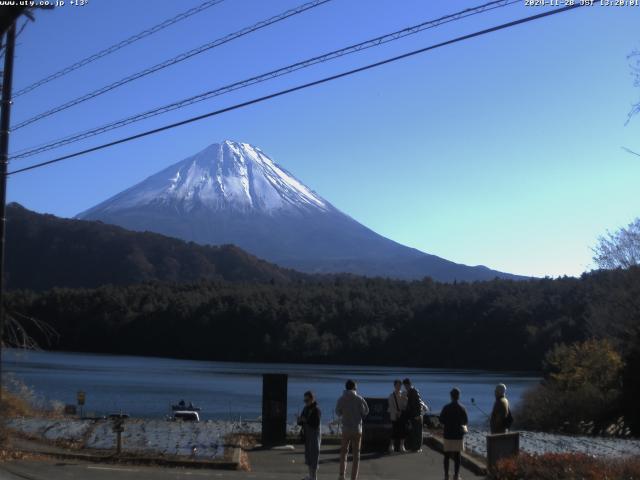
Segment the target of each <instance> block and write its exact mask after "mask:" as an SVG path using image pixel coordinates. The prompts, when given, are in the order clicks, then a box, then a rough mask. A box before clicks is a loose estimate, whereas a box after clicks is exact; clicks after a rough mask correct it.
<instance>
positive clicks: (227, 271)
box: [6, 203, 306, 290]
mask: <svg viewBox="0 0 640 480" xmlns="http://www.w3.org/2000/svg"><path fill="white" fill-rule="evenodd" d="M7 217H8V224H7V247H6V248H7V253H6V261H7V264H6V280H7V284H8V287H9V288H13V289H17V288H28V289H32V290H45V289H48V288H52V287H98V286H100V285H105V284H114V285H126V284H134V283H142V282H148V281H167V282H179V283H183V282H195V281H198V280H202V279H208V280H229V281H246V282H269V281H274V282H289V281H294V280H295V281H297V280H302V279H304V278H306V275H303V274H301V273H298V272H295V271H293V270H286V269H283V268H280V267H278V266H276V265H273V264H270V263H267V262H265V261H263V260H260V259H258V258H256V257H254V256H253V255H250V254H248V253H246V252H245V251H243V250H241V249H239V248H238V247H235V246H233V245H223V246H220V247H211V246H202V245H196V244H194V243H187V242H184V241H182V240H177V239H173V238H169V237H165V236H163V235H158V234H156V233H149V232H145V233H142V232H131V231H128V230H125V229H123V228H120V227H115V226H112V225H105V224H102V223H100V222H87V221H81V220H67V219H62V218H58V217H55V216H53V215H42V214H38V213H34V212H31V211H29V210H26V209H25V208H23V207H21V206H20V205H17V204H15V203H14V204H10V205H8V207H7Z"/></svg>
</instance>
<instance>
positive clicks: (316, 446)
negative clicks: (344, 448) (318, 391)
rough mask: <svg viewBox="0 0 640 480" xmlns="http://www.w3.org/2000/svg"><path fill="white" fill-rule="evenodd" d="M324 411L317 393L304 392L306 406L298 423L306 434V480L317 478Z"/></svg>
mask: <svg viewBox="0 0 640 480" xmlns="http://www.w3.org/2000/svg"><path fill="white" fill-rule="evenodd" d="M321 416H322V412H321V411H320V408H319V407H318V403H317V402H316V398H315V395H314V394H313V392H311V391H308V392H305V393H304V408H303V409H302V413H301V414H300V416H299V417H298V425H300V426H302V434H303V435H304V463H305V464H306V465H307V467H308V468H309V474H308V475H307V476H306V477H305V480H317V478H318V463H319V461H320V442H321V437H322V436H321V434H320V417H321Z"/></svg>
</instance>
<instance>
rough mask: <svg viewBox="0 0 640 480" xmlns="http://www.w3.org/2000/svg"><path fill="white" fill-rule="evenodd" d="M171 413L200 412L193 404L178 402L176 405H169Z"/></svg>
mask: <svg viewBox="0 0 640 480" xmlns="http://www.w3.org/2000/svg"><path fill="white" fill-rule="evenodd" d="M171 411H173V412H178V411H181V412H199V411H200V407H197V406H196V405H194V404H193V403H191V402H189V403H187V402H185V401H184V400H180V401H179V402H178V403H176V404H174V405H171Z"/></svg>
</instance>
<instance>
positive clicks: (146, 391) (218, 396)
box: [3, 350, 539, 425]
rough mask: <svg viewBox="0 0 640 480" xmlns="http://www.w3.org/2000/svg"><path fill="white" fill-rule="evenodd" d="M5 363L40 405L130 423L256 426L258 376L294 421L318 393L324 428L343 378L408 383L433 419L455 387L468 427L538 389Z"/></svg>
mask: <svg viewBox="0 0 640 480" xmlns="http://www.w3.org/2000/svg"><path fill="white" fill-rule="evenodd" d="M3 362H4V365H3V368H4V371H5V372H6V373H8V374H10V376H12V377H14V378H15V379H16V380H19V381H21V382H22V383H24V384H26V385H27V386H28V387H30V388H31V389H32V390H33V391H34V393H35V394H36V395H37V396H38V397H39V398H41V399H43V400H47V401H50V400H56V401H59V402H63V403H75V400H76V392H77V391H78V390H83V391H85V392H86V397H87V398H86V406H85V412H92V413H95V414H98V415H101V414H106V413H112V412H118V411H123V412H126V413H128V414H130V415H131V416H135V417H163V416H165V415H167V414H169V412H170V405H171V404H172V403H177V402H178V401H179V400H180V399H185V400H186V401H187V402H188V401H192V402H193V403H194V404H195V405H198V406H200V407H201V408H202V417H203V418H204V419H233V420H237V419H238V418H239V417H242V418H245V419H253V418H257V417H258V416H259V415H260V409H261V405H262V403H261V402H262V399H261V396H262V395H261V394H262V374H263V373H287V374H289V400H288V404H289V414H290V416H291V419H293V417H294V415H295V414H296V413H297V411H298V410H299V409H300V408H301V398H302V394H303V393H304V391H306V390H309V389H311V390H313V391H314V392H315V393H316V396H317V397H318V401H319V403H320V406H321V407H322V408H323V411H324V419H323V421H329V420H330V419H331V417H332V411H333V407H334V406H335V402H336V400H337V398H338V396H339V395H340V394H341V393H342V390H343V388H344V382H345V380H346V379H347V378H353V379H355V380H356V381H357V382H358V390H359V392H360V394H362V395H364V396H371V397H380V396H384V397H386V396H388V395H389V393H390V392H391V389H392V382H393V380H394V379H395V378H404V377H410V378H411V379H412V380H413V383H414V385H416V386H417V387H418V389H419V390H420V392H421V393H422V396H423V397H424V399H425V401H426V402H427V403H428V404H429V405H430V406H431V407H432V409H433V410H435V411H439V410H440V409H441V408H442V406H443V405H444V404H446V403H447V401H448V398H449V393H448V392H449V391H450V390H451V387H453V386H457V387H459V388H460V389H461V390H462V402H463V403H464V404H465V405H466V406H467V410H468V412H469V416H470V423H471V424H472V425H481V424H482V423H483V422H484V416H483V414H482V413H481V412H480V411H479V410H478V409H476V408H474V407H473V406H472V405H471V402H470V399H471V398H475V400H476V402H477V404H478V406H479V407H480V408H481V409H483V410H484V411H489V410H490V409H491V405H492V403H493V389H494V386H495V385H496V384H497V383H505V384H507V386H508V392H507V394H508V397H509V398H510V400H511V402H512V404H513V405H516V406H517V404H518V400H519V398H520V397H521V395H522V393H523V391H524V390H525V389H526V388H528V387H530V386H532V385H534V384H535V383H537V382H538V381H539V379H538V378H537V377H534V376H531V375H526V374H521V373H492V372H487V371H476V370H439V369H420V368H397V367H392V368H390V367H362V366H350V365H304V364H268V363H231V362H205V361H192V360H174V359H166V358H150V357H129V356H116V355H94V354H85V353H66V352H25V351H18V350H5V351H4V354H3Z"/></svg>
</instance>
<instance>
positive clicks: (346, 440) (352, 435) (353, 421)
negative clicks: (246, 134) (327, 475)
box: [336, 380, 369, 480]
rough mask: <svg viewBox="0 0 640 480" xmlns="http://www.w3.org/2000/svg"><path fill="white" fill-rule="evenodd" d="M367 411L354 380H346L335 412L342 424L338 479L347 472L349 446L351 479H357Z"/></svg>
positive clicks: (367, 408) (341, 478) (342, 477)
mask: <svg viewBox="0 0 640 480" xmlns="http://www.w3.org/2000/svg"><path fill="white" fill-rule="evenodd" d="M368 413H369V406H368V405H367V402H366V401H365V399H364V398H362V397H361V396H360V395H358V393H357V392H356V382H354V381H353V380H347V382H346V384H345V391H344V392H343V394H342V396H341V397H340V398H339V399H338V403H337V404H336V414H337V415H338V416H339V417H340V419H341V420H340V421H341V425H342V445H341V448H340V476H339V479H340V480H344V478H345V474H346V472H347V456H348V455H349V446H351V451H352V455H353V465H352V466H351V480H357V478H358V470H359V468H360V445H361V443H362V420H363V419H364V417H366V416H367V415H368Z"/></svg>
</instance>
